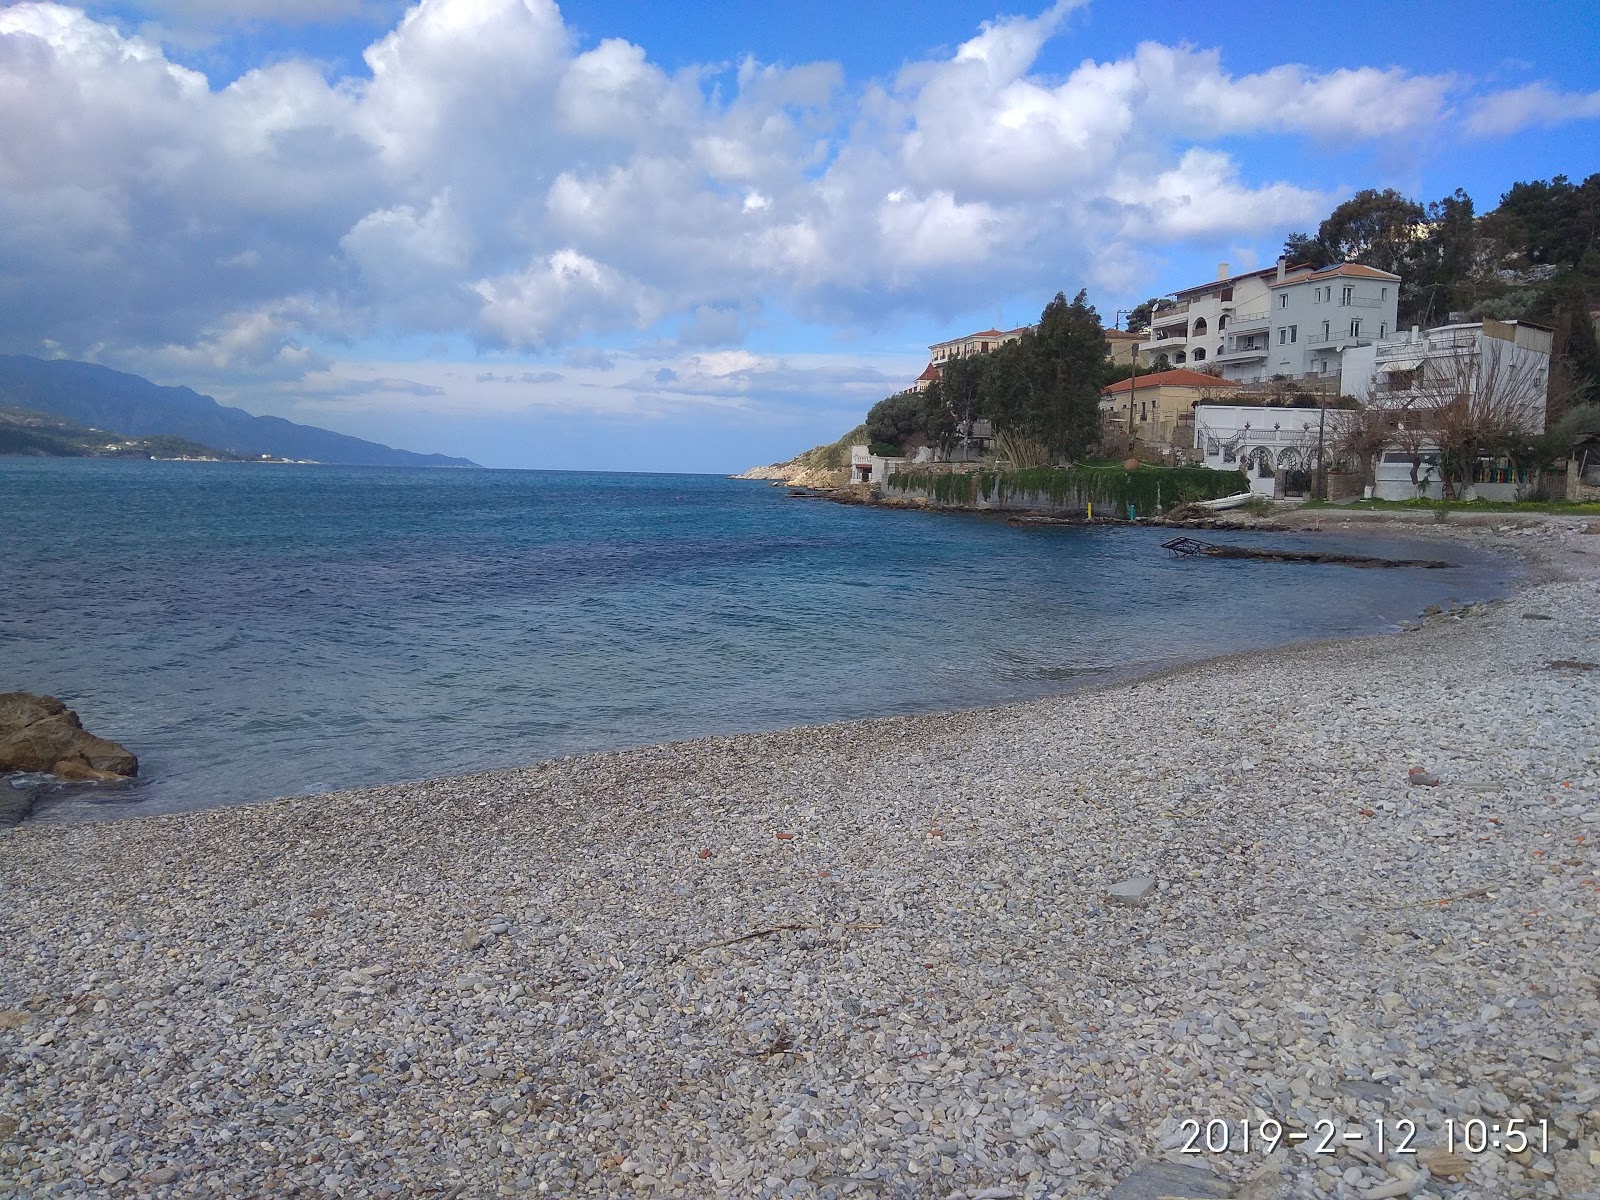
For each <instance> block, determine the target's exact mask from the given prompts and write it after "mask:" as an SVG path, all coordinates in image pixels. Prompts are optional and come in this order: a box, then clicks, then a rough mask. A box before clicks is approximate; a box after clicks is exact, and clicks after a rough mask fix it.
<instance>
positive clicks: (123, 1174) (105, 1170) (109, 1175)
mask: <svg viewBox="0 0 1600 1200" xmlns="http://www.w3.org/2000/svg"><path fill="white" fill-rule="evenodd" d="M131 1174H133V1172H132V1171H130V1170H128V1168H127V1167H125V1166H123V1165H122V1164H121V1163H112V1164H111V1165H110V1166H109V1167H101V1168H100V1178H101V1179H103V1180H105V1181H106V1182H107V1183H121V1182H122V1181H123V1180H124V1179H126V1178H127V1177H128V1176H129V1175H131Z"/></svg>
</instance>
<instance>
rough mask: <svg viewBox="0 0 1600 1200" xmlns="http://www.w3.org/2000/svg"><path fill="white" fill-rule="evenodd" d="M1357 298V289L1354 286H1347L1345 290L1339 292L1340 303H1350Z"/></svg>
mask: <svg viewBox="0 0 1600 1200" xmlns="http://www.w3.org/2000/svg"><path fill="white" fill-rule="evenodd" d="M1355 298H1356V289H1355V288H1353V287H1347V288H1345V289H1344V290H1343V291H1341V292H1340V293H1339V303H1340V304H1349V303H1350V301H1352V300H1354V299H1355Z"/></svg>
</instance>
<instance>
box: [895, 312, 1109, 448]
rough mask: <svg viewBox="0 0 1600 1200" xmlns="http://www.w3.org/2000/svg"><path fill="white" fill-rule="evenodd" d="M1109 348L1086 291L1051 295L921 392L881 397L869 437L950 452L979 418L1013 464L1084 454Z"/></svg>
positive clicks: (1095, 424)
mask: <svg viewBox="0 0 1600 1200" xmlns="http://www.w3.org/2000/svg"><path fill="white" fill-rule="evenodd" d="M1107 353H1108V345H1107V342H1106V337H1105V329H1104V327H1103V326H1102V325H1101V323H1100V315H1099V313H1097V312H1096V311H1095V310H1094V307H1093V306H1092V305H1090V304H1089V302H1088V299H1087V296H1086V293H1084V292H1081V291H1080V292H1079V293H1078V294H1077V296H1075V297H1074V298H1073V299H1072V300H1071V301H1069V300H1068V299H1067V297H1066V294H1065V293H1062V292H1058V293H1057V294H1056V297H1055V299H1053V300H1051V301H1050V303H1049V304H1047V305H1045V308H1044V312H1042V313H1041V314H1040V315H1039V323H1038V325H1037V326H1035V327H1034V328H1033V329H1030V330H1028V331H1026V332H1024V333H1023V334H1022V336H1021V337H1020V338H1018V339H1017V340H1016V341H1014V342H1007V343H1006V344H1005V345H1003V346H999V347H997V348H996V349H994V350H992V351H990V352H989V353H987V354H973V355H969V356H967V357H965V358H955V359H951V360H950V361H949V362H947V363H945V364H944V367H943V372H942V375H941V378H939V379H938V380H936V381H935V382H933V383H931V384H929V385H928V387H927V389H926V390H924V391H921V392H901V393H899V394H898V395H894V396H890V397H888V398H887V399H885V400H880V401H879V402H878V403H877V404H876V405H874V406H873V408H872V411H870V412H869V413H868V414H867V424H866V428H867V437H868V438H869V439H870V441H871V442H872V443H873V444H874V445H876V446H879V447H881V448H883V449H884V450H892V451H893V452H894V453H896V454H900V453H910V452H911V451H913V450H915V449H917V448H919V447H922V446H930V447H932V448H933V449H934V450H936V451H939V452H944V451H948V450H949V448H950V447H951V446H952V444H953V443H954V442H955V441H956V440H957V439H958V438H959V436H960V430H961V429H963V428H970V422H974V421H979V420H987V421H989V422H991V424H992V425H993V427H994V431H995V434H996V436H997V438H998V439H999V441H1000V443H1001V444H1002V445H1003V446H1004V447H1005V449H1006V452H1007V457H1008V458H1010V459H1011V461H1012V462H1014V463H1016V464H1017V465H1019V466H1043V465H1047V464H1049V463H1053V462H1057V461H1062V460H1072V459H1076V458H1080V457H1082V456H1083V455H1084V454H1085V453H1086V452H1087V451H1088V450H1089V449H1090V448H1091V447H1093V446H1094V444H1095V443H1096V441H1098V439H1099V436H1100V391H1101V389H1102V388H1103V387H1104V386H1105V385H1106V383H1107V382H1108V379H1107V374H1108V368H1109V363H1108V361H1107Z"/></svg>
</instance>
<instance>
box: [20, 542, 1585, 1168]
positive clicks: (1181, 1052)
mask: <svg viewBox="0 0 1600 1200" xmlns="http://www.w3.org/2000/svg"><path fill="white" fill-rule="evenodd" d="M1429 532H1432V533H1436V534H1437V536H1439V537H1440V538H1441V539H1443V538H1448V537H1461V538H1472V539H1475V540H1476V541H1477V542H1478V543H1479V544H1481V545H1484V546H1486V547H1489V548H1492V549H1496V550H1499V551H1502V552H1505V553H1515V554H1517V555H1519V556H1520V557H1522V558H1524V559H1525V560H1526V562H1527V563H1528V565H1529V568H1530V570H1531V571H1532V572H1533V574H1532V577H1531V581H1530V583H1529V584H1528V586H1526V587H1525V588H1523V589H1522V590H1520V591H1519V592H1518V593H1517V594H1516V595H1515V596H1514V597H1512V598H1511V599H1509V600H1507V601H1505V602H1496V603H1489V604H1479V605H1473V606H1471V607H1468V608H1465V609H1454V610H1450V611H1444V612H1439V613H1435V614H1431V615H1429V616H1427V617H1426V618H1425V619H1420V620H1419V621H1418V622H1417V623H1416V626H1415V628H1412V629H1409V630H1408V631H1407V632H1404V633H1400V634H1393V635H1386V636H1381V637H1373V638H1365V639H1360V640H1355V641H1346V642H1335V643H1321V644H1311V645H1302V646H1297V647H1291V648H1286V649H1280V650H1274V651H1268V652H1258V653H1253V654H1248V655H1243V656H1238V657H1233V658H1228V659H1223V660H1218V661H1215V662H1212V663H1207V664H1202V665H1200V666H1196V667H1189V668H1184V669H1182V670H1179V671H1174V672H1170V673H1167V674H1164V675H1161V676H1157V677H1152V678H1147V679H1143V680H1140V681H1138V682H1135V683H1132V684H1127V685H1121V686H1117V687H1109V688H1103V689H1099V690H1092V691H1084V692H1077V693H1074V694H1070V695H1066V696H1061V697H1057V698H1052V699H1048V700H1042V701H1034V702H1030V703H1026V704H1019V705H1011V706H1006V707H1000V708H992V709H985V710H978V711H965V712H955V713H946V714H939V715H933V716H923V717H909V718H894V719H888V720H880V721H866V722H852V723H848V724H835V725H826V726H817V727H809V728H802V729H795V730H789V731H784V732H781V733H774V734H766V735H759V736H741V737H735V738H720V739H705V740H698V741H689V742H680V743H673V744H669V745H662V746H654V747H648V748H644V749H640V750H634V751H627V752H623V753H614V754H600V755H592V756H585V757H581V758H567V759H558V760H554V761H550V762H545V763H540V764H537V765H535V766H531V767H526V768H520V769H515V770H504V771H496V772H490V773H486V774H480V775H473V776H466V777H460V778H453V779H442V780H435V781H430V782H426V783H420V784H411V785H405V786H397V787H389V788H378V789H369V790H365V791H359V792H346V793H339V794H334V795H322V796H315V797H303V798H295V799H288V800H281V801H275V802H271V803H267V804H258V805H252V806H247V807H238V808H229V809H220V810H214V811H209V812H203V813H197V814H190V815H174V816H164V817H154V818H149V819H143V820H121V821H112V822H103V823H98V824H82V825H72V826H62V827H53V826H48V825H41V826H32V825H27V824H24V825H22V826H19V827H18V828H17V829H15V830H14V831H12V832H11V833H9V834H7V835H3V836H0V1196H4V1197H26V1198H28V1200H34V1198H37V1197H142V1196H149V1197H235V1196H237V1197H256V1196H263V1197H265V1196H304V1197H324V1196H326V1197H439V1198H442V1200H458V1198H462V1200H466V1198H477V1197H484V1198H488V1197H499V1196H537V1195H551V1196H582V1197H590V1196H593V1197H653V1196H661V1197H687V1198H699V1197H835V1196H868V1197H885V1198H887V1197H896V1198H900V1197H904V1198H907V1200H910V1198H913V1197H918V1198H920V1197H941V1198H943V1197H951V1198H955V1197H961V1198H966V1200H1003V1198H1023V1197H1026V1198H1029V1200H1032V1198H1039V1197H1102V1196H1113V1197H1117V1198H1118V1200H1140V1198H1144V1200H1153V1198H1155V1197H1158V1196H1169V1197H1172V1196H1176V1197H1190V1196H1193V1197H1198V1196H1210V1197H1234V1198H1235V1200H1287V1198H1290V1197H1293V1198H1297V1200H1298V1198H1311V1197H1337V1198H1340V1200H1350V1198H1356V1197H1363V1198H1366V1200H1376V1198H1381V1197H1400V1196H1407V1197H1413V1198H1415V1200H1421V1198H1423V1197H1434V1198H1445V1197H1448V1198H1451V1200H1467V1198H1475V1200H1502V1198H1507V1200H1509V1198H1521V1197H1560V1198H1563V1200H1580V1198H1585V1197H1587V1198H1590V1200H1594V1198H1597V1197H1600V983H1597V980H1600V928H1597V924H1596V921H1595V917H1596V909H1597V906H1600V901H1597V890H1596V885H1597V875H1600V856H1597V854H1596V846H1597V844H1600V669H1597V667H1596V664H1600V535H1597V534H1591V533H1587V532H1585V531H1584V524H1583V523H1582V522H1562V521H1550V522H1542V523H1536V524H1535V525H1534V526H1532V527H1530V528H1527V529H1514V528H1511V527H1509V526H1503V527H1499V528H1495V527H1488V528H1483V529H1459V530H1458V529H1439V530H1435V531H1429ZM1269 569H1270V568H1269ZM1328 569H1329V570H1337V569H1340V568H1328ZM1316 603H1318V600H1317V597H1316V595H1315V594H1314V593H1313V594H1308V595H1307V596H1306V604H1307V605H1315V604H1316ZM1413 769H1416V770H1417V771H1419V772H1420V774H1413V773H1412V772H1413ZM1480 1120H1481V1121H1482V1122H1483V1125H1482V1126H1478V1125H1476V1124H1474V1123H1473V1122H1475V1121H1480ZM1510 1121H1516V1122H1520V1123H1521V1125H1520V1126H1519V1128H1521V1129H1523V1130H1524V1131H1532V1132H1531V1133H1529V1136H1530V1137H1531V1139H1532V1142H1531V1145H1530V1146H1527V1147H1522V1146H1518V1145H1513V1144H1510V1142H1509V1141H1508V1140H1507V1139H1501V1142H1500V1144H1499V1145H1498V1146H1495V1145H1490V1144H1488V1143H1487V1142H1486V1143H1485V1144H1484V1145H1483V1146H1482V1147H1481V1149H1480V1148H1479V1147H1478V1146H1477V1144H1476V1142H1472V1143H1471V1144H1469V1145H1466V1146H1464V1145H1463V1137H1462V1133H1463V1131H1464V1130H1471V1131H1474V1132H1472V1134H1471V1136H1472V1137H1476V1132H1475V1131H1476V1130H1477V1129H1479V1128H1482V1129H1484V1130H1487V1129H1488V1128H1489V1126H1490V1124H1494V1125H1495V1126H1496V1127H1498V1128H1499V1129H1501V1130H1505V1129H1506V1128H1507V1127H1508V1126H1507V1122H1510ZM1188 1122H1193V1123H1194V1124H1193V1127H1192V1128H1191V1126H1190V1125H1188V1124H1186V1123H1188ZM1224 1122H1225V1123H1226V1124H1225V1125H1223V1124H1219V1123H1224ZM1275 1127H1276V1128H1277V1129H1278V1130H1279V1132H1280V1135H1281V1136H1280V1137H1279V1138H1278V1139H1272V1138H1271V1137H1270V1134H1271V1133H1272V1131H1273V1129H1274V1128H1275ZM1408 1128H1409V1130H1410V1134H1409V1136H1408V1134H1407V1130H1408ZM1194 1129H1199V1130H1201V1131H1202V1133H1201V1135H1200V1136H1198V1137H1197V1136H1196V1134H1195V1133H1194ZM1379 1130H1382V1131H1383V1133H1384V1135H1385V1137H1384V1143H1383V1144H1382V1145H1380V1144H1378V1143H1377V1141H1376V1135H1377V1133H1378V1131H1379ZM1207 1131H1208V1132H1207ZM1297 1133H1305V1134H1306V1135H1307V1136H1306V1138H1305V1140H1303V1141H1295V1140H1292V1139H1293V1135H1295V1134H1297ZM1355 1133H1359V1135H1360V1136H1352V1135H1353V1134H1355ZM1541 1134H1542V1137H1541ZM1264 1135H1267V1136H1265V1137H1264ZM1208 1138H1209V1143H1210V1144H1209V1145H1208V1144H1207V1140H1208ZM1246 1139H1248V1144H1246ZM1274 1140H1275V1141H1276V1144H1274V1145H1270V1146H1268V1145H1264V1144H1263V1142H1264V1141H1266V1142H1272V1141H1274ZM1325 1143H1327V1152H1321V1151H1322V1148H1323V1146H1324V1144H1325ZM1186 1148H1187V1149H1188V1150H1191V1151H1195V1150H1197V1151H1198V1152H1193V1153H1186V1152H1185V1150H1186Z"/></svg>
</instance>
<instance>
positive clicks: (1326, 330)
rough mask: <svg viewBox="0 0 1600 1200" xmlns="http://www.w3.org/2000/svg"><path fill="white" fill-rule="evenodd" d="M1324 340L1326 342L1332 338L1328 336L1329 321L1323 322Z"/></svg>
mask: <svg viewBox="0 0 1600 1200" xmlns="http://www.w3.org/2000/svg"><path fill="white" fill-rule="evenodd" d="M1322 340H1323V341H1325V342H1327V341H1331V340H1332V339H1331V338H1329V337H1328V322H1326V321H1324V322H1323V323H1322Z"/></svg>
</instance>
